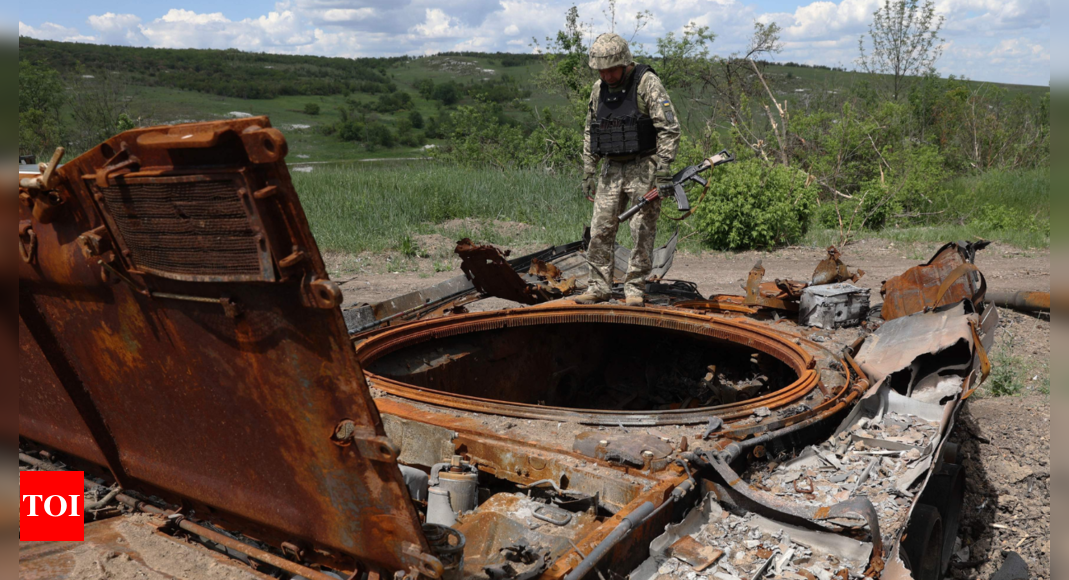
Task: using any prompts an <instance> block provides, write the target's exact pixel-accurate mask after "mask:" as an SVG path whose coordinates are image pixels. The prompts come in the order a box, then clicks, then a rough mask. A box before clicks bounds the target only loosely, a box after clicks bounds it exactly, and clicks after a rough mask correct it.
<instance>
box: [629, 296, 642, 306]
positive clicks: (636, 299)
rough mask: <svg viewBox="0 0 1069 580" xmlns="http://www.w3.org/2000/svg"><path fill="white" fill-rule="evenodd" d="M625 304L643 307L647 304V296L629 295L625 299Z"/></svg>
mask: <svg viewBox="0 0 1069 580" xmlns="http://www.w3.org/2000/svg"><path fill="white" fill-rule="evenodd" d="M624 304H626V305H628V306H634V307H642V306H645V305H646V298H645V297H644V296H628V297H627V299H626V300H625V301H624Z"/></svg>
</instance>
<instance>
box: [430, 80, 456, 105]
mask: <svg viewBox="0 0 1069 580" xmlns="http://www.w3.org/2000/svg"><path fill="white" fill-rule="evenodd" d="M432 94H433V96H434V100H436V101H439V102H441V103H442V104H443V105H445V106H447V107H448V106H450V105H455V104H456V103H457V101H459V100H460V91H459V90H457V85H456V83H454V82H453V81H449V82H447V83H442V84H440V85H437V86H435V87H434V92H433V93H432Z"/></svg>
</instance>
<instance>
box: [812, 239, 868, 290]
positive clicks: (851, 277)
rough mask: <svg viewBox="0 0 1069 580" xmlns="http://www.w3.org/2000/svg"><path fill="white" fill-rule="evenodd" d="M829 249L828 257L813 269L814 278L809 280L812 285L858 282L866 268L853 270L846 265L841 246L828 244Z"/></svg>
mask: <svg viewBox="0 0 1069 580" xmlns="http://www.w3.org/2000/svg"><path fill="white" fill-rule="evenodd" d="M827 251H828V257H827V258H824V260H822V261H821V262H820V263H819V264H817V269H816V270H814V271H813V278H812V279H811V280H810V282H809V283H810V285H812V286H823V285H824V284H837V283H839V282H854V283H856V282H857V281H858V280H860V279H861V277H862V276H864V275H865V271H864V270H858V271H857V272H851V271H850V269H849V268H847V267H846V264H844V263H843V260H842V258H843V256H842V254H841V253H839V248H836V247H835V246H828V250H827Z"/></svg>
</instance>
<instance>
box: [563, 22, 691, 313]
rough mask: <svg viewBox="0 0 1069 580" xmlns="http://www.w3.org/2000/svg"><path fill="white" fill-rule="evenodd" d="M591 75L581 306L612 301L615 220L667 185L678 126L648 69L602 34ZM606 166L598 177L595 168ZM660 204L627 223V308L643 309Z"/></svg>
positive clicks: (615, 37) (622, 43) (594, 50)
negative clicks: (586, 270)
mask: <svg viewBox="0 0 1069 580" xmlns="http://www.w3.org/2000/svg"><path fill="white" fill-rule="evenodd" d="M590 68H592V69H595V70H597V71H599V74H600V76H601V80H600V81H597V82H595V83H594V89H593V91H591V93H590V105H589V108H588V113H587V120H586V130H585V133H584V140H583V172H584V178H583V193H584V194H586V196H587V198H589V199H593V201H594V217H593V218H592V219H591V222H590V235H591V239H590V247H589V249H588V250H587V260H588V261H589V262H590V283H589V285H588V287H587V290H586V293H584V294H583V295H581V296H579V297H578V298H576V300H575V301H576V302H577V303H579V304H596V303H598V302H605V301H606V300H609V299H610V298H611V297H612V283H613V270H614V266H613V265H614V260H613V249H614V244H615V242H616V231H617V227H618V221H617V219H616V216H618V215H620V214H621V213H623V212H624V211H625V210H626V209H627V208H629V207H630V206H631V205H632V204H634V203H637V202H638V201H639V199H640V198H641V197H642V196H643V195H645V194H646V193H647V192H648V191H650V190H651V189H653V188H654V187H658V186H663V185H669V184H670V183H671V181H672V174H671V172H670V170H669V168H670V167H671V165H672V161H674V160H675V158H676V152H677V151H678V150H679V136H680V129H679V121H678V120H677V119H676V114H675V110H674V109H673V107H672V100H671V99H670V98H669V97H668V92H667V91H665V89H664V85H662V84H661V80H660V79H659V78H657V74H656V73H655V72H654V71H653V69H652V68H650V67H649V66H646V65H644V64H636V63H635V61H634V60H633V59H632V58H631V49H630V48H628V46H627V41H625V40H624V39H623V38H621V37H620V36H619V35H616V34H602V35H601V36H599V37H598V38H597V40H595V41H594V44H593V45H592V46H591V47H590ZM601 159H604V160H605V163H604V164H603V165H602V168H601V175H600V177H599V176H598V175H597V174H598V170H597V164H598V161H599V160H601ZM660 215H661V202H660V200H656V201H654V202H652V203H650V204H649V205H647V206H646V207H645V208H643V209H642V210H641V211H640V212H639V213H638V214H637V215H635V217H634V218H632V220H631V238H632V240H633V242H634V249H633V250H631V261H630V263H629V264H628V267H627V276H626V279H625V280H624V296H625V298H626V302H627V305H628V306H642V305H643V304H644V302H645V296H646V277H647V276H649V274H650V270H651V269H652V268H653V262H652V254H653V244H654V240H655V239H656V237H657V218H658V217H660Z"/></svg>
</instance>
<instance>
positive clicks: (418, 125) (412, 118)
mask: <svg viewBox="0 0 1069 580" xmlns="http://www.w3.org/2000/svg"><path fill="white" fill-rule="evenodd" d="M408 122H409V123H411V124H412V128H413V129H422V128H423V115H421V114H420V112H419V111H412V112H411V113H409V114H408Z"/></svg>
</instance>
